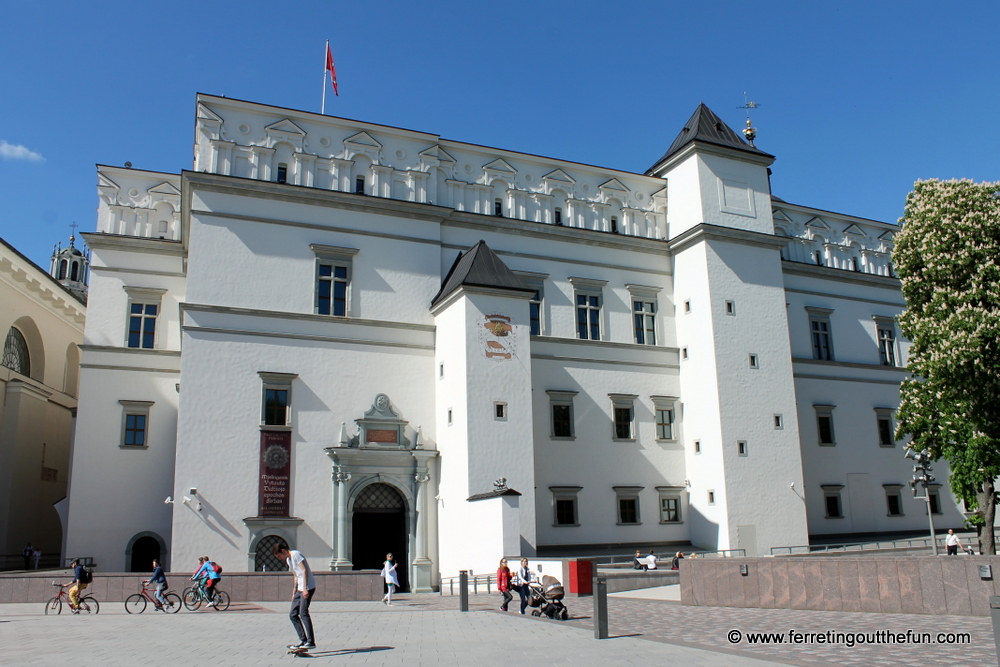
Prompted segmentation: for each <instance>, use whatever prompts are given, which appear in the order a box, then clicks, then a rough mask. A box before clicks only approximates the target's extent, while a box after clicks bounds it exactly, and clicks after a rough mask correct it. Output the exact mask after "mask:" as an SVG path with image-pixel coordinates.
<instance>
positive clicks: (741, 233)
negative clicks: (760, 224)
mask: <svg viewBox="0 0 1000 667" xmlns="http://www.w3.org/2000/svg"><path fill="white" fill-rule="evenodd" d="M700 241H725V242H727V243H739V244H741V245H752V246H757V247H760V248H770V249H772V250H779V251H780V250H781V249H782V248H784V247H785V245H786V243H787V241H786V240H785V239H784V238H782V237H778V236H774V235H773V234H762V233H761V232H751V231H747V230H745V229H734V228H732V227H720V226H719V225H710V224H708V223H706V222H703V223H701V224H698V225H695V226H694V227H692V228H691V229H689V230H687V231H686V232H684V233H683V234H680V235H679V236H676V237H674V238H673V239H671V240H670V245H669V247H670V252H671V253H672V254H676V253H679V252H683V251H684V250H686V249H687V248H689V247H691V246H692V245H694V244H695V243H698V242H700Z"/></svg>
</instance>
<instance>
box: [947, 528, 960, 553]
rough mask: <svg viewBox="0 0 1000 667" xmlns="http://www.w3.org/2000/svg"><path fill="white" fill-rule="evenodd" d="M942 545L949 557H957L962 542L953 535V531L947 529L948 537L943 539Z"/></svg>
mask: <svg viewBox="0 0 1000 667" xmlns="http://www.w3.org/2000/svg"><path fill="white" fill-rule="evenodd" d="M944 545H945V547H946V548H947V550H948V555H949V556H957V555H958V548H959V547H960V546H962V540H961V539H960V538H959V537H958V535H956V534H955V531H954V530H952V529H951V528H949V529H948V537H946V538H944Z"/></svg>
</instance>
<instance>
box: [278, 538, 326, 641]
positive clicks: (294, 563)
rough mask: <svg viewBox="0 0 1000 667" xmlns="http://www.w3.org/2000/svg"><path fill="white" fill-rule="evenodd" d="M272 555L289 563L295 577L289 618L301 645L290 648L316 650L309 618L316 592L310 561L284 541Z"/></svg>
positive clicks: (314, 637)
mask: <svg viewBox="0 0 1000 667" xmlns="http://www.w3.org/2000/svg"><path fill="white" fill-rule="evenodd" d="M271 553H272V554H273V555H274V557H275V558H279V559H281V560H283V561H285V562H286V563H288V570H289V571H290V572H291V573H292V576H293V577H295V591H294V592H293V593H292V608H291V609H290V610H289V612H288V618H289V619H290V620H291V621H292V625H293V626H294V627H295V632H296V634H298V636H299V643H298V644H289V645H288V648H290V649H305V650H311V649H314V648H316V636H315V635H314V634H313V624H312V617H311V616H309V604H310V603H311V602H312V599H313V593H315V592H316V579H315V578H314V577H313V573H312V569H311V568H310V567H309V561H307V560H306V557H305V556H303V555H302V552H301V551H296V550H294V549H289V548H288V545H287V544H285V542H284V541H281V542H278V543H277V544H275V545H274V546H273V547H272V548H271Z"/></svg>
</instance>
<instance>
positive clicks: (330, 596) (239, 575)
mask: <svg viewBox="0 0 1000 667" xmlns="http://www.w3.org/2000/svg"><path fill="white" fill-rule="evenodd" d="M313 575H314V576H315V578H316V599H317V600H379V599H381V597H382V595H383V582H382V577H380V576H379V573H378V572H376V571H374V570H371V571H357V572H314V573H313ZM72 577H73V575H72V574H67V573H66V572H65V571H58V572H48V573H45V574H16V575H3V574H0V603H6V602H45V601H46V600H48V599H49V598H51V597H52V596H53V595H55V594H56V591H57V589H56V588H55V587H53V586H52V582H53V581H55V582H58V583H66V582H67V581H69V580H70V579H72ZM148 577H149V574H145V575H144V574H142V573H138V572H107V573H105V572H100V573H98V572H95V573H94V581H93V583H91V584H90V586H88V587H87V592H88V593H90V594H92V595H93V596H94V597H96V598H97V600H98V601H99V602H124V601H125V598H127V597H128V596H129V595H131V594H132V593H135V592H137V591H138V590H139V582H141V581H142V580H143V579H147V578H148ZM190 577H191V573H190V572H170V573H168V574H167V582H168V583H169V584H170V589H169V590H171V591H173V592H175V593H177V594H178V595H179V594H180V593H181V592H182V591H183V590H184V589H185V588H187V587H188V586H190V585H191V581H190ZM219 588H220V589H222V590H224V591H226V592H227V593H229V597H230V599H231V600H232V601H233V602H253V601H260V602H278V601H282V600H290V599H291V597H292V576H291V575H290V574H289V573H287V572H226V573H224V574H223V577H222V583H221V584H220V585H219Z"/></svg>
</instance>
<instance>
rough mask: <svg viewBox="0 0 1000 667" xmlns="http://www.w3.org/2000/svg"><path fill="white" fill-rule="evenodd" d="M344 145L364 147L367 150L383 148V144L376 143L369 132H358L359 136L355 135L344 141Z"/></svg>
mask: <svg viewBox="0 0 1000 667" xmlns="http://www.w3.org/2000/svg"><path fill="white" fill-rule="evenodd" d="M344 143H345V144H355V145H357V146H364V147H366V148H382V144H380V143H379V142H378V141H376V140H375V139H374V138H373V137H372V135H370V134H368V133H367V132H358V133H357V134H353V135H351V136H349V137H347V138H346V139H344Z"/></svg>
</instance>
